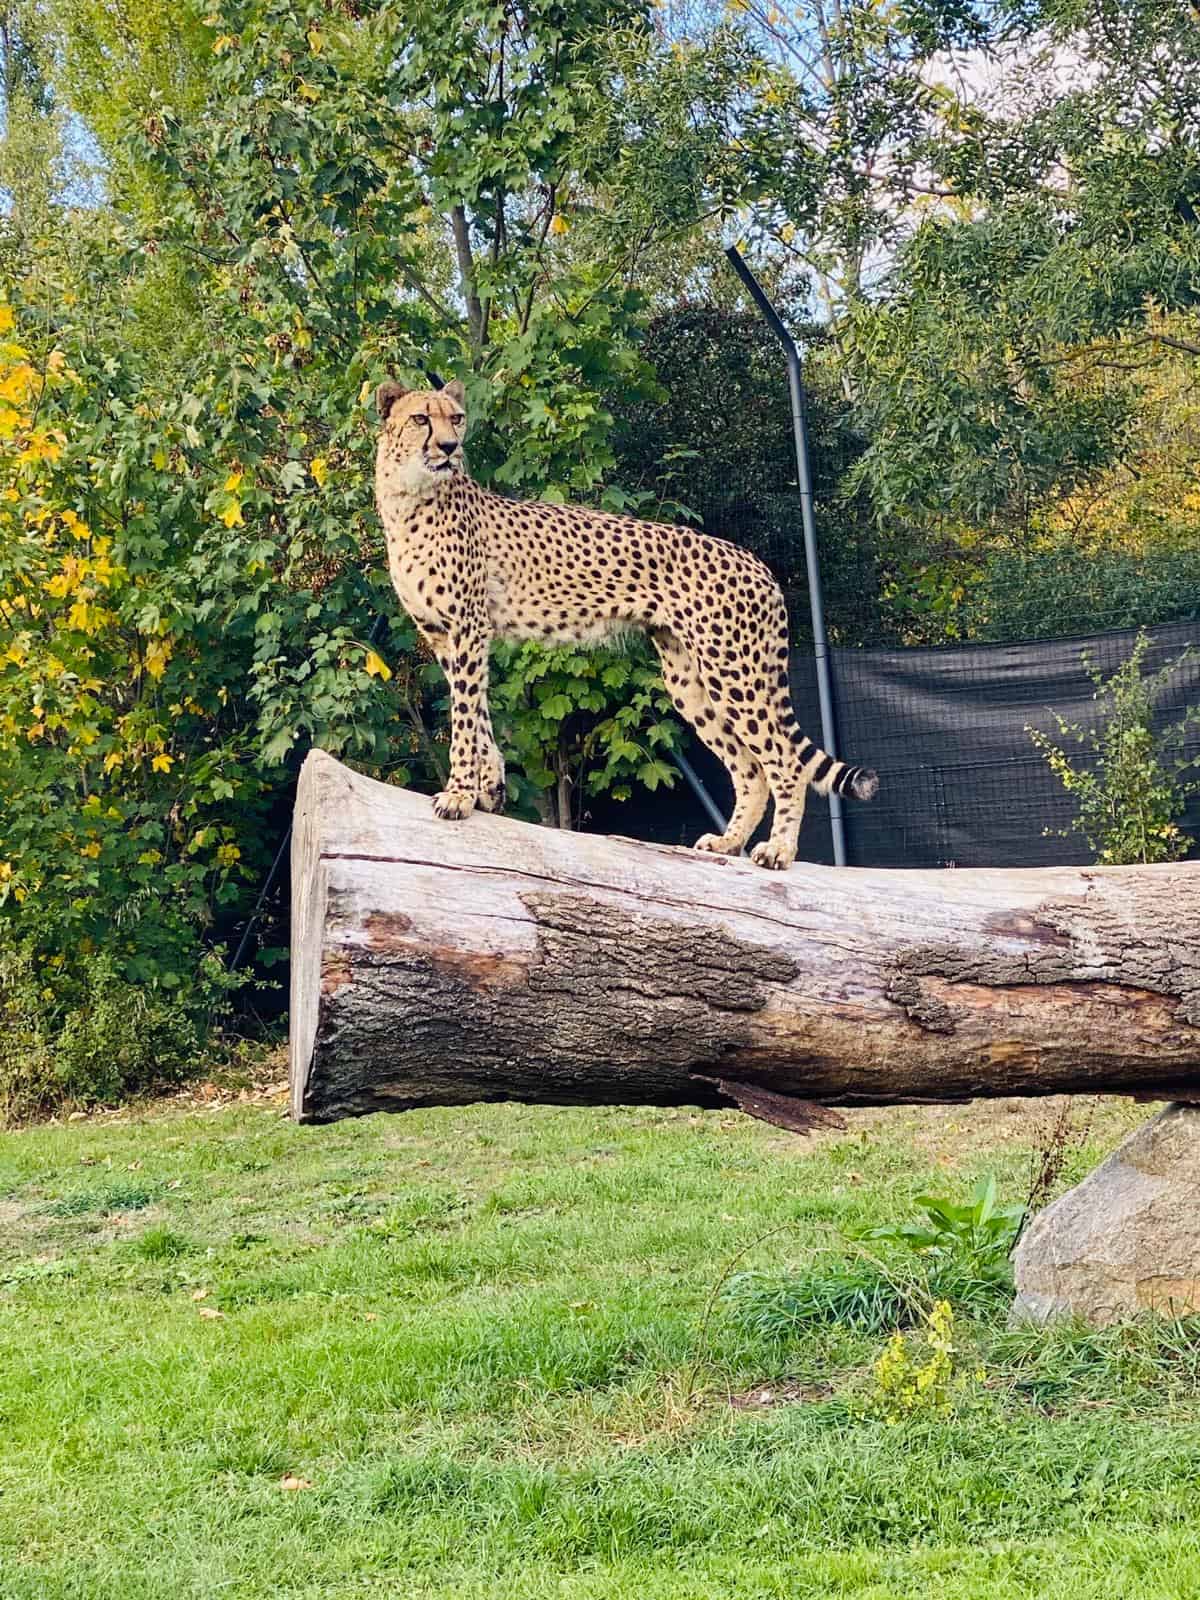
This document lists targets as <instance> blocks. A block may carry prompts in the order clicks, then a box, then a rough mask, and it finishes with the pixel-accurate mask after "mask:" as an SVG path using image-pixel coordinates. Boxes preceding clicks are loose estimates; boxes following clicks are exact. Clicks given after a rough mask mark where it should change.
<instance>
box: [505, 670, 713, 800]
mask: <svg viewBox="0 0 1200 1600" xmlns="http://www.w3.org/2000/svg"><path fill="white" fill-rule="evenodd" d="M496 654H497V664H498V666H499V669H500V670H499V673H498V682H497V683H496V686H495V688H494V690H493V694H492V701H493V708H494V711H495V716H496V727H497V732H498V735H499V737H500V741H501V743H502V745H503V746H504V749H505V753H506V755H508V757H509V758H510V760H511V761H512V762H513V763H514V764H515V771H510V778H509V785H510V790H512V791H513V792H514V797H515V799H516V800H517V802H518V804H521V805H524V806H525V807H526V808H528V809H532V810H533V811H534V812H535V813H536V814H537V815H538V816H540V817H541V818H542V820H543V821H545V822H549V823H553V824H554V825H556V826H558V827H560V828H571V827H575V826H577V825H578V823H579V821H580V820H581V813H582V811H583V809H584V807H585V805H586V802H587V798H588V796H589V795H599V794H609V795H611V796H612V797H613V798H614V799H616V800H625V799H628V797H629V795H630V793H631V792H632V788H633V784H634V783H635V782H636V783H640V784H642V785H644V786H645V787H646V788H647V789H650V790H654V789H657V788H659V787H660V786H662V787H665V788H670V787H671V786H672V784H674V782H675V780H676V777H677V772H676V769H675V767H674V766H672V765H671V763H670V761H669V756H670V754H671V752H672V751H674V750H677V749H678V748H679V746H680V744H681V743H682V738H683V732H682V729H681V727H680V725H679V723H678V722H676V721H675V720H674V718H673V717H672V715H671V701H670V699H669V697H668V695H667V692H666V690H665V689H664V688H663V682H662V677H661V674H660V673H659V670H658V665H657V662H655V661H653V660H652V658H651V654H650V650H649V647H648V646H647V645H645V644H644V643H642V642H640V641H634V642H631V644H630V647H629V649H628V650H627V651H625V652H617V651H612V650H580V649H575V648H570V647H568V648H559V649H551V650H547V649H544V648H543V647H541V646H539V645H536V644H520V645H512V644H502V645H500V646H498V647H497V651H496Z"/></svg>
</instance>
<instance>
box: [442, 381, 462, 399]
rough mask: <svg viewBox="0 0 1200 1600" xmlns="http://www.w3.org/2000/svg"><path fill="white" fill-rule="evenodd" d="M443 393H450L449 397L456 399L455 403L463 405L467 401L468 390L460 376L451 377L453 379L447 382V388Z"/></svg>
mask: <svg viewBox="0 0 1200 1600" xmlns="http://www.w3.org/2000/svg"><path fill="white" fill-rule="evenodd" d="M442 393H443V394H444V395H448V396H449V398H450V399H451V400H453V401H454V403H455V405H458V406H463V405H466V403H467V391H466V389H465V388H464V387H463V384H462V380H461V379H460V378H453V379H451V381H450V382H449V383H448V384H446V386H445V388H444V389H443V390H442Z"/></svg>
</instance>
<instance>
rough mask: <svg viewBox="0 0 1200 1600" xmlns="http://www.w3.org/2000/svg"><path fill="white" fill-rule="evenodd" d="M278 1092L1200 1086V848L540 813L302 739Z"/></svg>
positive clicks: (629, 1099) (329, 1099)
mask: <svg viewBox="0 0 1200 1600" xmlns="http://www.w3.org/2000/svg"><path fill="white" fill-rule="evenodd" d="M292 895H293V901H292V1008H291V1027H292V1036H291V1073H292V1110H293V1114H294V1115H295V1116H296V1117H298V1118H299V1119H300V1120H302V1121H314V1122H322V1121H331V1120H333V1119H334V1118H337V1117H342V1116H353V1115H356V1114H359V1113H364V1112H370V1111H378V1110H392V1111H402V1110H406V1109H409V1108H412V1107H415V1106H430V1105H461V1104H465V1103H468V1102H470V1101H475V1100H528V1101H544V1102H549V1103H555V1104H633V1103H641V1104H650V1105H679V1104H691V1105H701V1106H718V1105H727V1104H737V1105H740V1106H742V1107H743V1109H745V1110H747V1111H750V1112H752V1113H754V1114H756V1115H760V1116H765V1117H767V1119H768V1120H770V1121H776V1122H781V1123H783V1124H784V1125H785V1126H792V1127H802V1126H804V1125H806V1124H810V1123H812V1122H815V1121H830V1120H832V1121H837V1120H840V1119H838V1118H837V1117H836V1115H834V1114H832V1113H830V1112H828V1111H826V1110H823V1109H822V1108H825V1107H829V1106H834V1105H842V1106H856V1105H882V1104H889V1103H894V1102H901V1101H909V1102H912V1101H954V1100H965V1099H969V1098H972V1097H974V1096H977V1095H1036V1094H1058V1093H1062V1092H1064V1091H1078V1092H1080V1093H1087V1094H1093V1093H1096V1092H1099V1091H1106V1092H1109V1093H1114V1092H1121V1093H1131V1094H1137V1095H1140V1096H1142V1097H1145V1098H1153V1099H1189V1098H1200V865H1190V866H1189V865H1175V866H1154V867H1107V868H1103V867H1063V868H1037V869H1032V870H1028V871H1021V872H1010V871H1007V870H1006V871H961V870H959V871H954V870H947V871H939V872H925V871H912V872H904V871H901V872H897V871H879V870H861V869H845V868H841V869H839V868H833V867H817V866H807V865H804V864H797V865H796V866H794V867H793V868H791V870H790V871H788V872H786V873H781V874H773V873H769V872H764V871H762V870H761V869H760V868H758V867H755V866H752V865H751V864H750V863H749V862H748V861H744V860H731V859H727V858H722V857H717V856H708V855H700V854H697V853H694V852H692V851H690V850H680V849H666V848H661V847H658V846H654V845H646V844H636V843H634V842H632V841H630V840H626V839H609V838H601V837H597V836H594V835H587V834H572V833H563V832H560V831H558V830H552V829H548V828H538V827H531V826H529V825H528V824H526V823H520V822H513V821H508V820H505V819H504V818H500V817H490V816H486V815H484V814H483V813H480V812H477V813H475V814H474V815H473V816H471V817H470V818H468V820H467V821H466V822H463V823H449V822H440V821H438V820H437V819H436V818H435V817H434V816H433V814H432V812H431V809H430V804H429V801H428V799H427V798H425V797H424V796H421V795H415V794H410V793H406V792H404V791H402V790H399V789H393V788H390V787H388V786H387V785H386V784H382V783H376V782H374V781H373V780H371V779H369V778H364V777H361V776H359V775H358V774H356V773H353V772H351V771H349V770H348V769H347V768H346V767H343V766H340V765H339V764H338V763H337V762H336V761H334V760H333V759H332V757H330V756H328V755H326V754H324V752H322V751H314V752H313V754H311V755H310V756H309V758H308V760H307V761H306V763H305V766H304V771H303V772H302V774H301V778H300V790H299V795H298V798H297V806H296V827H295V835H294V840H293V846H292Z"/></svg>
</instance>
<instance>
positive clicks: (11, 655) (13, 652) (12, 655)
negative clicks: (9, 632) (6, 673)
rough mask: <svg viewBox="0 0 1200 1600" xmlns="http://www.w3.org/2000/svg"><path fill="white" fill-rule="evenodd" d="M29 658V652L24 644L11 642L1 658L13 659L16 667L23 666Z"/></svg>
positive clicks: (5, 659) (4, 659)
mask: <svg viewBox="0 0 1200 1600" xmlns="http://www.w3.org/2000/svg"><path fill="white" fill-rule="evenodd" d="M28 659H29V657H28V654H27V653H26V650H25V647H24V645H22V644H10V645H9V647H8V649H7V650H6V651H5V652H4V655H3V656H2V657H0V660H3V661H11V662H12V664H13V666H14V667H23V666H24V665H25V663H26V661H27V660H28Z"/></svg>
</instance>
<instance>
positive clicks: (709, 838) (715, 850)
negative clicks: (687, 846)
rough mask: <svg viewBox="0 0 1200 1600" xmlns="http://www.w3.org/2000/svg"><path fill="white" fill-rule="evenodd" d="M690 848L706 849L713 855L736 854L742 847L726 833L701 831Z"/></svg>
mask: <svg viewBox="0 0 1200 1600" xmlns="http://www.w3.org/2000/svg"><path fill="white" fill-rule="evenodd" d="M692 848H693V849H694V850H704V851H707V852H708V854H709V855H713V856H736V855H737V853H738V851H739V850H740V849H741V848H742V847H741V845H740V844H736V843H735V842H734V841H733V840H732V839H731V838H730V837H729V835H728V834H726V833H703V834H701V835H700V837H699V838H698V839H697V840H696V843H695V844H694V845H693V846H692Z"/></svg>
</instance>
